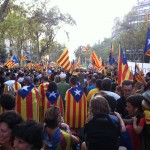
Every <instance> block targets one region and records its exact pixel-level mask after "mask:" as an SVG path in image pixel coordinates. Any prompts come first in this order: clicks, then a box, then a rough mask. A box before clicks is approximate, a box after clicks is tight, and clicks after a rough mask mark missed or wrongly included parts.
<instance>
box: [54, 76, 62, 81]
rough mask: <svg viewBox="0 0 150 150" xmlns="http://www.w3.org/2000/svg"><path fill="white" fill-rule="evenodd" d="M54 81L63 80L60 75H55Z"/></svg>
mask: <svg viewBox="0 0 150 150" xmlns="http://www.w3.org/2000/svg"><path fill="white" fill-rule="evenodd" d="M54 81H55V82H56V83H59V82H60V81H61V79H60V76H59V75H55V77H54Z"/></svg>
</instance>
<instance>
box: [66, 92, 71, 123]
mask: <svg viewBox="0 0 150 150" xmlns="http://www.w3.org/2000/svg"><path fill="white" fill-rule="evenodd" d="M67 96H68V98H67V100H68V107H67V108H66V110H67V112H66V113H67V115H66V116H67V118H66V120H67V124H69V125H70V104H71V100H70V99H71V93H70V91H68V95H67Z"/></svg>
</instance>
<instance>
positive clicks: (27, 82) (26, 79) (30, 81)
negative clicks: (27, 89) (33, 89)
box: [24, 76, 33, 86]
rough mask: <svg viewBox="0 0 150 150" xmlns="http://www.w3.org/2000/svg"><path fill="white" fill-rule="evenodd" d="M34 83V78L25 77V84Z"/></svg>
mask: <svg viewBox="0 0 150 150" xmlns="http://www.w3.org/2000/svg"><path fill="white" fill-rule="evenodd" d="M32 84H33V79H32V78H31V77H30V76H25V77H24V85H27V86H30V85H32Z"/></svg>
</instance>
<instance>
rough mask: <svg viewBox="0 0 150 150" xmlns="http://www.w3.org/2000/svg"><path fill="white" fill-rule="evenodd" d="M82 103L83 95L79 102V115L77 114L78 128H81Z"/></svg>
mask: <svg viewBox="0 0 150 150" xmlns="http://www.w3.org/2000/svg"><path fill="white" fill-rule="evenodd" d="M82 103H83V95H82V97H81V99H80V101H79V113H78V117H79V118H78V127H79V128H81V119H82V117H81V116H82V111H83V110H82Z"/></svg>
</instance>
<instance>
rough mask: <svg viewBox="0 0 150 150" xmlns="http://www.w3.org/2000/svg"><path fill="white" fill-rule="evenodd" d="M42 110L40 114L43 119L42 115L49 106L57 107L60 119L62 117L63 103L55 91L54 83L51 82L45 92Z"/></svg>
mask: <svg viewBox="0 0 150 150" xmlns="http://www.w3.org/2000/svg"><path fill="white" fill-rule="evenodd" d="M44 104H45V105H44V107H43V108H44V110H43V112H42V114H43V117H42V118H44V113H45V111H46V110H47V108H48V107H50V106H53V105H54V106H57V107H59V108H60V112H61V115H62V117H64V107H63V101H62V98H61V96H60V94H59V92H58V90H57V85H56V83H55V82H53V81H51V82H50V83H49V85H48V88H47V91H46V101H45V102H44Z"/></svg>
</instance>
